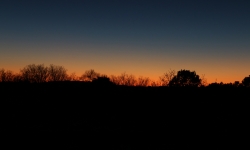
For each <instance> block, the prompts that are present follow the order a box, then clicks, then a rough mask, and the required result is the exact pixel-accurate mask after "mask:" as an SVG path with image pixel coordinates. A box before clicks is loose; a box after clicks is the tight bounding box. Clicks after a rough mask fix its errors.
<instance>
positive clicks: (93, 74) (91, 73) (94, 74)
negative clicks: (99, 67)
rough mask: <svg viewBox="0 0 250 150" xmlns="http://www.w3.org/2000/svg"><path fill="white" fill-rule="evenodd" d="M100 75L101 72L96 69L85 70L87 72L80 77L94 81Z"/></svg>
mask: <svg viewBox="0 0 250 150" xmlns="http://www.w3.org/2000/svg"><path fill="white" fill-rule="evenodd" d="M99 76H100V73H97V72H95V70H94V69H90V70H87V71H85V73H84V74H83V75H82V76H81V77H80V79H81V80H83V81H92V80H94V79H97V78H98V77H99Z"/></svg>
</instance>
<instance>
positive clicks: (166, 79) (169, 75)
mask: <svg viewBox="0 0 250 150" xmlns="http://www.w3.org/2000/svg"><path fill="white" fill-rule="evenodd" d="M175 75H176V71H175V70H172V69H169V71H168V72H166V73H164V74H163V75H162V76H160V77H159V78H160V81H161V85H162V86H168V85H169V82H170V81H171V80H172V79H173V78H174V76H175Z"/></svg>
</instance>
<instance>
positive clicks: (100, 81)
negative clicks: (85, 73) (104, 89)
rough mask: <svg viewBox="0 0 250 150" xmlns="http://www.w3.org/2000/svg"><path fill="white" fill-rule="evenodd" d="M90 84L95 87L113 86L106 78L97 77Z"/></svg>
mask: <svg viewBox="0 0 250 150" xmlns="http://www.w3.org/2000/svg"><path fill="white" fill-rule="evenodd" d="M92 83H93V84H95V85H106V86H110V85H114V83H113V82H111V81H110V79H109V78H108V77H107V76H100V77H97V78H95V79H93V81H92Z"/></svg>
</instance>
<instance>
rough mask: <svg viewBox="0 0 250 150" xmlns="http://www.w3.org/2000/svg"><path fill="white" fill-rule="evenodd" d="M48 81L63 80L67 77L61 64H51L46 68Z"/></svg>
mask: <svg viewBox="0 0 250 150" xmlns="http://www.w3.org/2000/svg"><path fill="white" fill-rule="evenodd" d="M48 73H49V76H48V81H65V80H67V79H68V75H67V70H66V69H65V68H64V67H63V66H55V65H53V64H51V65H50V66H49V68H48Z"/></svg>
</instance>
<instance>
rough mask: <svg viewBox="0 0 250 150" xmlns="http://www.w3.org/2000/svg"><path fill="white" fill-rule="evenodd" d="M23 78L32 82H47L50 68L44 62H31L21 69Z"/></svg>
mask: <svg viewBox="0 0 250 150" xmlns="http://www.w3.org/2000/svg"><path fill="white" fill-rule="evenodd" d="M20 72H21V76H22V79H23V80H24V81H27V82H31V83H41V82H46V81H47V79H48V77H49V72H48V68H47V67H45V66H44V64H39V65H35V64H31V65H27V66H26V67H24V68H23V69H21V70H20Z"/></svg>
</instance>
